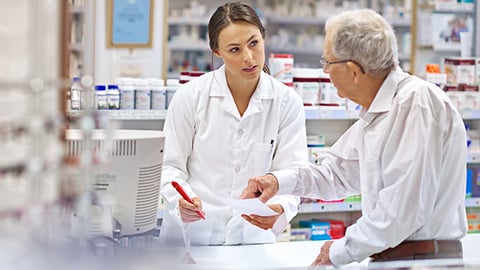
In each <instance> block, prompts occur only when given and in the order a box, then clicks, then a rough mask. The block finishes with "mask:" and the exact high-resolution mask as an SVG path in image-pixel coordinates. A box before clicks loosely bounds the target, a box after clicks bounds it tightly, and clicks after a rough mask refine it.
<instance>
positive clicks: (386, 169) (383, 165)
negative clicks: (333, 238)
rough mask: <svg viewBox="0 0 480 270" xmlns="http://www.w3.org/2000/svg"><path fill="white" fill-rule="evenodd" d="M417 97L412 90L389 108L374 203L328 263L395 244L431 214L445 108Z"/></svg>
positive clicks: (359, 258) (363, 256) (360, 257)
mask: <svg viewBox="0 0 480 270" xmlns="http://www.w3.org/2000/svg"><path fill="white" fill-rule="evenodd" d="M418 98H419V97H416V96H415V95H414V94H413V95H411V96H410V97H409V98H407V99H406V100H404V102H402V103H401V104H397V105H396V106H394V107H393V109H392V110H391V111H390V112H389V114H391V115H390V116H389V117H391V119H392V120H391V121H390V122H389V126H387V127H386V129H385V130H388V133H386V134H385V138H384V140H383V141H382V142H381V143H382V144H383V146H380V145H379V146H378V147H383V149H382V151H381V156H379V157H378V159H379V162H380V165H379V166H380V172H379V174H380V179H381V183H378V184H377V185H379V186H380V187H379V192H370V193H368V196H373V197H375V198H373V199H372V198H369V200H371V201H372V202H375V203H374V204H373V205H369V206H368V207H369V208H371V209H369V211H368V212H367V213H365V212H364V213H363V215H362V217H361V218H359V219H358V220H357V222H356V223H355V224H353V225H351V226H349V227H348V229H347V231H346V234H345V237H344V238H343V239H341V240H340V241H338V242H336V243H334V244H333V245H332V247H331V249H330V259H331V261H332V262H333V264H335V265H343V264H347V263H350V262H353V261H358V262H360V261H362V260H364V259H366V258H367V257H369V256H371V255H372V254H375V253H378V252H381V251H383V250H385V249H387V248H389V247H395V246H397V245H398V244H399V243H401V242H402V241H404V240H405V239H407V238H408V237H409V236H410V235H413V234H414V233H415V231H416V230H417V229H418V228H420V227H421V226H422V225H423V224H424V223H425V221H426V219H428V217H429V216H431V214H432V210H433V207H434V204H435V200H436V199H435V198H436V197H437V196H438V195H437V191H438V183H437V181H436V180H438V178H439V172H441V164H442V150H441V149H442V144H443V139H444V137H443V136H442V132H443V131H442V129H441V126H442V125H444V124H443V123H442V122H448V121H449V120H447V119H446V118H445V117H444V114H445V112H434V111H433V109H432V108H429V104H428V101H423V100H421V98H420V100H419V99H418ZM434 114H437V115H435V116H434ZM442 115H443V117H442ZM436 118H437V119H436ZM364 135H365V136H368V134H364ZM366 181H368V180H366ZM362 204H363V203H362ZM362 208H363V206H362Z"/></svg>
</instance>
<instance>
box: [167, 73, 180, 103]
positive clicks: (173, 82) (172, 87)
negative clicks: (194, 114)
mask: <svg viewBox="0 0 480 270" xmlns="http://www.w3.org/2000/svg"><path fill="white" fill-rule="evenodd" d="M179 87H180V81H179V80H178V79H167V100H166V106H167V108H166V109H168V105H169V104H170V102H171V101H172V98H173V96H174V95H175V92H177V89H178V88H179Z"/></svg>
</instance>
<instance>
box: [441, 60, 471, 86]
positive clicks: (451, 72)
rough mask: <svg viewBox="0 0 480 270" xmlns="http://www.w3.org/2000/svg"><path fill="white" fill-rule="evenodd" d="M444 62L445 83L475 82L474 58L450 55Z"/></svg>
mask: <svg viewBox="0 0 480 270" xmlns="http://www.w3.org/2000/svg"><path fill="white" fill-rule="evenodd" d="M444 64H445V65H444V69H445V73H446V74H447V84H452V85H456V84H475V81H476V80H475V69H476V67H475V58H460V57H450V58H445V60H444Z"/></svg>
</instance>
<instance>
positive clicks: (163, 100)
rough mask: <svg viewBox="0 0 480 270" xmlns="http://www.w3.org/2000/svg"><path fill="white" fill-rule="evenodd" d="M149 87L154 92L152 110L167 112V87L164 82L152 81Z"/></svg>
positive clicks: (149, 82)
mask: <svg viewBox="0 0 480 270" xmlns="http://www.w3.org/2000/svg"><path fill="white" fill-rule="evenodd" d="M148 85H149V88H150V90H151V91H152V106H151V107H152V110H165V109H166V108H167V87H166V86H164V81H163V80H159V79H150V80H149V81H148Z"/></svg>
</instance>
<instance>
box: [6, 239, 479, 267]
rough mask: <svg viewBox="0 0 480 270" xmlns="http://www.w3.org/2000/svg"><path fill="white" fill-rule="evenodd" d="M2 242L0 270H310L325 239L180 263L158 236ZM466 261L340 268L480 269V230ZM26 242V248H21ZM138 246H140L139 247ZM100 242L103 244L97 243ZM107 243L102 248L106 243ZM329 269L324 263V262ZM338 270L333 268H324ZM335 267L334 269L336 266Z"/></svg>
mask: <svg viewBox="0 0 480 270" xmlns="http://www.w3.org/2000/svg"><path fill="white" fill-rule="evenodd" d="M3 240H4V239H2V241H0V269H2V270H33V269H35V270H47V269H78V270H84V269H89V270H97V269H98V270H100V269H101V270H104V269H113V270H163V269H169V270H170V269H175V270H178V269H181V270H197V269H198V270H203V269H205V270H207V269H208V270H216V269H218V270H220V269H221V270H228V269H237V270H247V269H248V270H251V269H258V270H273V269H285V270H286V269H308V266H309V265H310V263H311V262H312V261H313V260H314V259H315V258H316V256H317V255H318V254H319V252H320V248H321V246H322V244H323V243H324V241H298V242H279V243H274V244H262V245H238V246H193V247H191V255H192V257H193V259H194V260H195V262H196V263H195V264H185V263H182V261H181V260H182V258H183V256H184V254H185V248H184V247H183V246H179V247H172V246H159V243H158V242H157V241H156V240H155V239H150V240H148V239H147V240H145V239H144V240H142V241H141V243H140V242H138V241H137V242H135V241H134V242H132V245H131V247H129V248H125V247H121V246H117V247H115V248H114V249H113V250H112V249H111V248H110V249H109V248H107V245H108V243H111V242H108V241H107V242H103V244H100V245H96V248H94V246H95V245H94V244H93V243H91V242H90V243H81V245H80V246H81V247H80V248H79V245H76V246H74V247H68V246H63V247H62V248H61V249H59V248H53V246H52V247H50V248H46V247H45V246H44V245H41V246H39V248H37V249H36V248H34V246H35V241H25V242H23V243H20V242H18V241H11V242H10V244H8V241H3ZM462 243H463V250H464V259H463V260H460V261H459V260H430V261H427V260H423V261H402V262H390V263H388V264H387V263H382V264H369V260H368V259H366V260H364V261H362V262H360V263H351V264H349V265H346V266H343V267H340V268H342V269H352V268H355V269H367V268H370V269H371V268H378V269H387V268H396V269H399V268H407V269H408V268H410V269H411V268H415V269H419V268H420V269H428V268H437V269H438V268H439V267H441V269H445V268H448V267H446V266H455V267H457V268H458V266H459V265H465V268H467V269H468V268H471V269H480V252H479V250H480V234H469V235H467V236H466V237H465V238H463V239H462ZM22 246H23V248H22ZM135 246H138V248H135ZM99 247H100V248H99ZM102 247H103V248H102ZM323 268H325V267H323ZM326 268H327V269H334V268H333V267H331V266H330V267H326ZM335 269H336V268H335Z"/></svg>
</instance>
